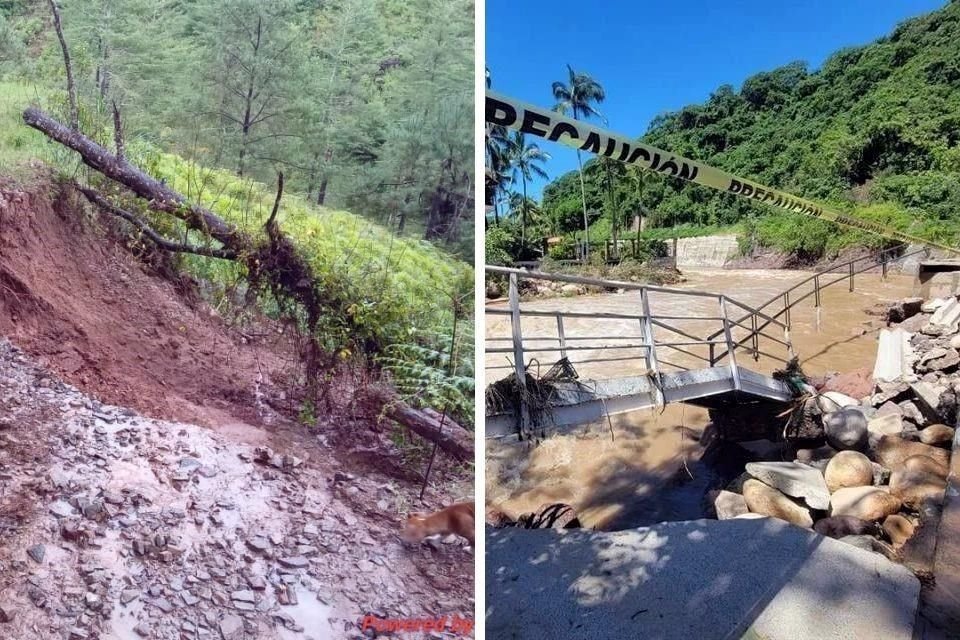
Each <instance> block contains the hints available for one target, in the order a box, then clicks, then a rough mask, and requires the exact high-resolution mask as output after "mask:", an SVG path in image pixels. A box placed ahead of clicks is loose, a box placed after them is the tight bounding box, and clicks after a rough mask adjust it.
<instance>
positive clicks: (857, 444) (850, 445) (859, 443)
mask: <svg viewBox="0 0 960 640" xmlns="http://www.w3.org/2000/svg"><path fill="white" fill-rule="evenodd" d="M823 429H824V431H825V432H826V435H827V442H829V443H830V446H831V447H833V448H834V449H839V450H841V451H842V450H845V449H853V450H856V451H864V450H866V448H867V444H868V438H867V418H866V417H865V416H864V415H863V413H862V412H861V411H860V410H859V409H854V408H846V409H840V410H839V411H834V412H833V413H828V414H827V415H826V416H824V420H823Z"/></svg>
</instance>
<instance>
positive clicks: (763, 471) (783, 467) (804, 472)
mask: <svg viewBox="0 0 960 640" xmlns="http://www.w3.org/2000/svg"><path fill="white" fill-rule="evenodd" d="M746 468H747V473H749V474H750V475H752V476H753V477H754V478H756V479H757V480H760V481H762V482H764V483H765V484H768V485H770V486H771V487H775V488H776V489H779V490H780V491H781V492H782V493H784V494H786V495H788V496H792V497H794V498H803V499H804V501H805V502H806V503H807V505H808V506H810V507H811V508H813V509H820V510H825V509H828V508H830V492H829V491H828V490H827V484H826V482H824V479H823V475H822V474H821V473H820V472H819V471H817V470H816V469H814V468H813V467H811V466H809V465H805V464H800V463H797V462H748V463H747V467H746Z"/></svg>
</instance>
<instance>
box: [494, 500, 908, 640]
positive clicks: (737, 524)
mask: <svg viewBox="0 0 960 640" xmlns="http://www.w3.org/2000/svg"><path fill="white" fill-rule="evenodd" d="M486 548H487V553H486V577H487V578H486V585H487V587H486V588H487V594H486V599H487V600H486V601H487V610H486V634H487V636H486V637H488V638H491V639H497V640H506V639H530V640H534V639H536V640H539V639H540V638H573V639H582V640H587V639H590V640H605V639H610V640H613V639H616V640H621V639H622V638H644V640H673V639H686V638H696V639H697V640H713V639H716V640H739V639H740V638H744V637H751V638H763V639H764V640H794V639H795V638H804V639H805V640H828V639H829V640H840V639H848V638H883V639H884V640H909V638H910V637H911V634H912V630H913V622H914V616H915V613H916V606H917V598H918V595H919V592H920V583H919V581H918V580H917V579H916V578H915V577H914V576H913V575H912V574H911V573H910V572H909V571H908V570H907V569H905V568H904V567H902V566H899V565H897V564H894V563H892V562H890V561H889V560H887V559H886V558H884V557H883V556H881V555H879V554H876V553H873V552H870V551H865V550H863V549H858V548H856V547H853V546H851V545H849V544H845V543H843V542H840V541H839V540H833V539H831V538H825V537H823V536H821V535H819V534H817V533H814V532H812V531H807V530H803V529H800V528H797V527H794V526H792V525H790V524H787V523H785V522H782V521H779V520H775V519H772V518H761V519H745V518H735V519H732V520H723V521H720V520H695V521H688V522H669V523H662V524H659V525H656V526H653V527H644V528H640V529H633V530H628V531H617V532H605V533H601V532H591V531H577V530H567V531H553V530H517V529H500V530H494V529H492V528H488V529H487V543H486Z"/></svg>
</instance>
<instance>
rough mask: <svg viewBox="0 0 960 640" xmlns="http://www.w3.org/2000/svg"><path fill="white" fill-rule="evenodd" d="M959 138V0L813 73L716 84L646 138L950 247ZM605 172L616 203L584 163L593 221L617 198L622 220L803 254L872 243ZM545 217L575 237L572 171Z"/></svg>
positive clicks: (549, 195)
mask: <svg viewBox="0 0 960 640" xmlns="http://www.w3.org/2000/svg"><path fill="white" fill-rule="evenodd" d="M610 98H611V99H615V95H611V96H610ZM610 128H612V129H614V130H618V131H622V130H623V129H624V124H623V123H616V122H612V123H610ZM958 132H960V2H956V1H953V2H951V3H949V4H948V5H947V6H945V7H944V8H943V9H941V10H939V11H935V12H933V13H930V14H927V15H924V16H920V17H918V18H915V19H912V20H909V21H907V22H905V23H903V24H901V25H899V26H897V27H896V28H895V29H894V30H893V31H892V33H891V34H890V35H889V36H887V37H885V38H882V39H880V40H878V41H876V42H874V43H871V44H868V45H866V46H862V47H855V48H849V49H844V50H841V51H838V52H836V53H834V54H833V55H832V56H830V58H828V59H827V60H826V62H824V64H823V65H822V67H821V68H820V69H817V70H816V71H810V70H809V69H808V66H807V64H806V63H803V62H794V63H791V64H789V65H786V66H784V67H781V68H779V69H774V70H772V71H769V72H764V73H759V74H757V75H755V76H752V77H750V78H747V79H746V80H745V81H744V82H743V84H742V86H741V87H740V89H739V91H737V90H735V89H734V88H733V87H731V86H729V85H724V86H722V87H719V88H718V89H717V90H716V91H714V92H713V94H712V95H711V96H710V98H709V100H707V101H706V102H705V103H702V104H696V105H690V106H687V107H684V108H683V109H681V110H679V111H677V112H673V113H666V114H663V115H661V116H658V117H657V118H655V119H654V121H653V122H652V123H651V124H650V127H649V130H648V132H647V133H646V135H644V136H643V140H645V141H647V142H648V143H650V144H653V145H656V146H658V147H661V148H664V149H667V150H669V151H672V152H675V153H679V154H683V155H686V156H689V157H693V158H697V159H700V160H702V161H704V162H706V163H709V164H712V165H714V166H717V167H720V168H723V169H725V170H728V171H730V172H732V173H735V174H739V175H743V176H745V177H749V178H753V179H756V180H758V181H760V182H763V183H766V184H769V185H771V186H775V187H779V188H781V189H784V190H786V191H789V192H793V193H796V194H798V195H802V196H805V197H808V198H813V199H816V200H819V201H821V202H824V203H831V204H834V205H836V206H838V207H841V208H843V209H844V210H847V211H849V212H851V213H853V214H855V215H857V216H860V217H863V218H866V219H873V220H878V221H883V222H884V223H887V224H891V225H893V226H895V227H898V228H900V229H903V230H907V229H909V230H910V231H911V232H912V233H915V234H917V235H921V236H925V237H931V238H933V237H938V238H939V239H941V240H946V241H947V242H951V243H954V244H956V243H957V242H958V240H960V224H957V223H958V222H960V213H958V210H957V207H958V205H960V146H958V144H960V133H958ZM614 173H615V175H614V176H613V178H614V180H613V181H614V184H615V191H614V192H613V193H611V192H610V190H609V189H608V188H607V182H606V178H607V172H606V169H605V168H603V167H602V166H601V165H600V163H599V162H597V161H592V162H590V163H588V166H587V169H586V179H587V197H588V207H589V208H590V209H592V210H594V211H595V212H596V213H595V216H596V217H600V216H601V215H609V211H610V209H611V207H610V205H609V203H610V202H611V201H613V202H617V203H620V205H621V206H619V207H617V208H618V209H619V210H620V213H621V215H623V217H624V220H618V222H619V223H621V224H622V223H623V222H625V221H626V220H625V219H626V217H627V216H628V215H630V214H632V213H634V212H636V211H638V210H639V209H640V208H641V207H643V208H646V209H647V210H649V211H650V212H652V213H651V216H652V222H653V223H654V224H655V225H657V226H666V225H668V224H683V223H689V224H697V225H711V224H712V225H730V224H734V223H742V224H743V225H745V228H744V231H745V232H746V235H748V236H752V237H754V238H755V239H757V240H758V241H759V242H760V243H762V244H768V245H775V246H777V247H778V248H781V249H784V250H787V251H792V252H795V253H797V254H802V255H806V256H810V257H816V256H819V255H821V254H823V253H824V252H830V251H833V250H836V249H838V248H840V247H842V246H845V245H849V244H858V243H867V244H870V243H875V242H876V240H875V239H872V238H870V237H868V236H864V235H863V234H857V233H852V232H847V231H844V232H842V233H838V229H837V228H836V227H833V226H831V225H829V224H828V223H824V222H820V221H816V220H811V219H808V218H804V217H802V216H799V215H790V214H783V213H774V212H773V211H772V210H771V209H767V208H763V207H758V206H755V205H752V204H749V203H747V202H745V201H743V200H741V199H736V198H735V197H734V196H727V195H724V194H720V193H717V192H715V191H713V190H710V189H706V188H704V187H699V186H696V185H690V184H686V183H682V182H680V181H672V180H668V179H664V178H660V177H659V176H651V175H645V174H640V173H639V172H637V173H634V172H633V170H632V169H630V170H627V169H625V168H623V167H618V168H616V169H615V170H614ZM543 209H544V212H545V216H544V217H545V218H547V219H551V220H558V221H560V224H561V227H562V228H563V229H564V230H565V231H574V230H576V229H577V223H578V220H579V221H580V222H582V218H579V219H578V216H582V213H581V204H580V191H579V181H578V177H577V174H576V173H575V172H572V173H568V174H566V175H564V176H561V177H560V178H559V179H558V180H556V181H554V182H553V183H552V184H550V185H549V186H548V187H547V188H546V189H545V191H544V199H543ZM755 217H759V220H756V219H755ZM607 226H608V227H609V222H608V223H607ZM592 235H594V234H592ZM597 235H600V234H597ZM594 237H596V236H594Z"/></svg>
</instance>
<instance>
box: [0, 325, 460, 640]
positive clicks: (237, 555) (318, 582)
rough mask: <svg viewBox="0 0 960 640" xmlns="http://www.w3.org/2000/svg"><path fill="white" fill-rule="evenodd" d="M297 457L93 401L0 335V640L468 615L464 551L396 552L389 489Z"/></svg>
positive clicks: (394, 494) (305, 629) (194, 633)
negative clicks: (328, 471) (362, 506)
mask: <svg viewBox="0 0 960 640" xmlns="http://www.w3.org/2000/svg"><path fill="white" fill-rule="evenodd" d="M314 449H316V447H315V448H314ZM296 453H297V455H296V456H294V455H292V454H291V453H290V452H288V451H274V450H272V449H270V448H269V447H255V446H253V445H246V444H240V443H237V442H233V441H231V440H228V439H226V438H224V437H221V436H219V435H217V434H216V433H214V432H212V431H211V430H209V429H206V428H203V427H198V426H195V425H190V424H180V423H171V422H164V421H159V420H152V419H147V418H144V417H141V416H138V415H136V414H135V413H134V412H132V411H129V410H126V409H122V408H117V407H111V406H106V405H102V404H100V403H99V402H97V401H96V400H93V399H91V398H89V397H86V396H84V395H83V394H81V393H80V392H78V391H77V390H75V389H73V388H72V387H69V386H67V385H65V384H63V383H62V382H60V381H58V380H56V379H54V378H52V377H51V376H49V374H47V373H46V372H44V371H43V370H40V369H37V368H36V367H34V366H33V365H32V364H31V363H30V362H29V360H28V359H27V358H26V357H25V356H24V355H23V354H22V353H20V352H19V351H18V350H16V349H15V348H13V347H11V346H10V345H9V343H6V342H5V341H0V541H2V544H0V637H2V638H18V639H24V640H26V639H30V638H58V639H64V640H87V639H90V640H95V639H98V638H99V639H103V640H107V639H117V640H119V639H124V640H127V639H129V638H134V637H143V638H150V639H158V640H167V639H170V640H174V639H176V640H194V639H196V640H200V639H211V640H214V639H215V640H220V639H222V640H253V639H261V638H263V639H266V638H271V639H273V638H312V639H313V640H320V639H321V638H341V637H348V638H349V637H357V638H361V637H364V635H363V634H362V633H361V632H360V629H359V621H360V620H361V619H362V618H363V616H365V615H375V616H378V617H406V618H410V617H424V616H437V615H448V614H452V613H457V614H459V615H461V616H463V615H468V614H469V612H470V611H471V610H472V608H473V603H472V599H471V598H470V594H471V593H472V576H473V559H472V556H471V555H470V554H469V553H468V552H465V551H463V550H460V549H458V548H457V547H456V546H453V545H444V548H443V549H442V552H439V553H438V552H437V551H434V550H430V549H428V548H421V549H417V550H406V549H404V548H403V547H402V545H401V543H400V541H399V539H398V538H397V526H398V523H399V520H400V514H399V513H398V507H399V506H400V505H401V504H402V502H403V501H404V500H406V499H408V498H407V497H405V494H404V489H401V488H398V486H397V485H396V484H395V483H391V482H389V481H387V482H384V481H383V478H382V477H381V478H378V479H367V478H357V477H354V476H352V475H350V474H345V473H340V472H337V473H332V472H330V473H325V472H324V471H323V470H321V469H320V468H318V466H317V465H316V463H314V464H310V461H309V455H310V451H309V450H307V449H306V448H304V449H297V450H296ZM378 480H379V482H378ZM414 491H415V489H411V493H413V492H414ZM354 503H360V504H365V505H369V507H368V508H369V510H370V511H369V512H368V511H367V510H366V509H363V508H360V509H358V508H357V507H356V506H355V505H354ZM373 512H376V516H373V515H372V513H373ZM421 565H422V566H421ZM435 637H447V636H446V635H443V634H440V633H438V634H436V636H435Z"/></svg>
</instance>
